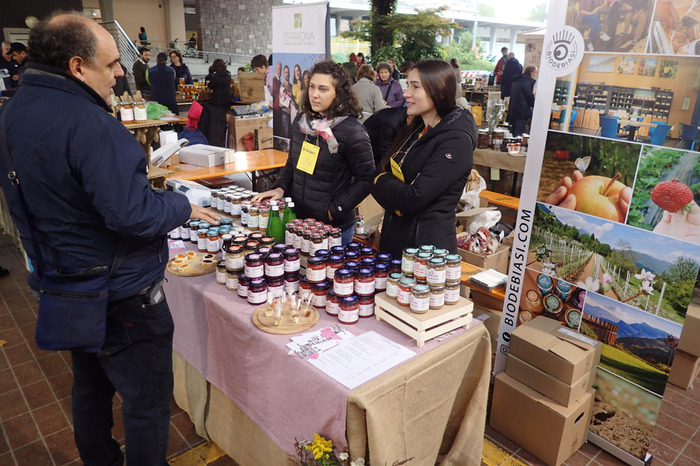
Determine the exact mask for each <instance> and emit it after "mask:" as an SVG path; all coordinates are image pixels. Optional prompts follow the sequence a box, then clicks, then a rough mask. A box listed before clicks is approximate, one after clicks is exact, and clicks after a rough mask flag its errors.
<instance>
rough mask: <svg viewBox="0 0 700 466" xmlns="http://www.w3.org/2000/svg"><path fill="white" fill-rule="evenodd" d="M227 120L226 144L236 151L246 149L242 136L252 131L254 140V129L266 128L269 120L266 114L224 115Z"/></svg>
mask: <svg viewBox="0 0 700 466" xmlns="http://www.w3.org/2000/svg"><path fill="white" fill-rule="evenodd" d="M226 120H227V122H228V141H227V144H226V146H227V147H228V148H229V149H234V150H236V151H247V150H248V148H247V147H246V145H245V143H244V142H243V138H244V136H245V135H246V134H248V133H252V140H253V141H255V131H256V130H260V129H264V128H267V124H268V123H269V121H270V120H271V118H270V117H267V116H252V117H237V116H235V115H230V114H229V115H226Z"/></svg>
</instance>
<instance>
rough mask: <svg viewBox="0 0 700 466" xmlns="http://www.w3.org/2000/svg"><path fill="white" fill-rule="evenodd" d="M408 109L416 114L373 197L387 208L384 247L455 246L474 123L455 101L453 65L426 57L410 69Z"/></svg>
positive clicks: (393, 151)
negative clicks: (456, 211) (456, 214)
mask: <svg viewBox="0 0 700 466" xmlns="http://www.w3.org/2000/svg"><path fill="white" fill-rule="evenodd" d="M407 81H408V88H407V89H406V91H405V92H404V97H405V98H406V110H407V113H408V115H411V116H413V121H412V123H411V124H410V125H409V126H406V127H405V128H403V130H402V131H401V133H399V135H398V136H397V137H396V139H395V140H394V144H393V146H392V148H391V149H390V150H389V156H388V158H386V159H385V160H384V163H383V169H382V171H381V173H380V174H379V175H378V176H377V177H376V178H375V182H374V187H373V189H372V195H373V196H374V198H375V199H376V200H377V202H379V204H380V205H381V206H382V207H384V209H385V213H384V223H383V224H382V234H381V241H380V249H381V250H382V252H388V253H391V254H393V255H399V254H401V252H402V251H403V249H405V248H407V247H414V246H418V245H421V244H433V245H435V246H437V247H438V248H445V249H448V250H450V251H452V252H456V250H457V238H456V235H455V208H456V207H457V203H458V202H459V198H460V196H461V194H462V190H463V189H464V186H465V184H466V182H467V177H468V176H469V173H470V171H471V168H472V153H473V150H474V147H476V138H477V131H476V124H475V123H474V118H473V117H472V114H471V112H469V111H468V110H464V109H462V108H460V107H457V106H456V105H455V95H456V92H457V91H456V89H457V80H456V79H455V74H454V71H453V70H452V66H450V64H449V63H447V62H446V61H443V60H422V61H420V62H418V63H416V64H415V65H414V66H413V68H411V69H410V70H409V72H408V80H407Z"/></svg>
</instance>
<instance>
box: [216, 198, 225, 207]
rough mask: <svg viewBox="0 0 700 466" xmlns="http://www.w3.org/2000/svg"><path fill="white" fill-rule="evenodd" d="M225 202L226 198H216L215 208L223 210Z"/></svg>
mask: <svg viewBox="0 0 700 466" xmlns="http://www.w3.org/2000/svg"><path fill="white" fill-rule="evenodd" d="M225 203H226V199H222V198H220V197H217V198H216V209H217V210H224V204H225Z"/></svg>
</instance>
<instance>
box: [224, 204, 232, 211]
mask: <svg viewBox="0 0 700 466" xmlns="http://www.w3.org/2000/svg"><path fill="white" fill-rule="evenodd" d="M224 213H226V214H230V213H231V201H224Z"/></svg>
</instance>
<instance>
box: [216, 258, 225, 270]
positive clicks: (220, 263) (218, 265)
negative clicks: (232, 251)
mask: <svg viewBox="0 0 700 466" xmlns="http://www.w3.org/2000/svg"><path fill="white" fill-rule="evenodd" d="M216 268H217V269H225V268H226V261H224V260H221V261H219V262H217V263H216Z"/></svg>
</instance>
